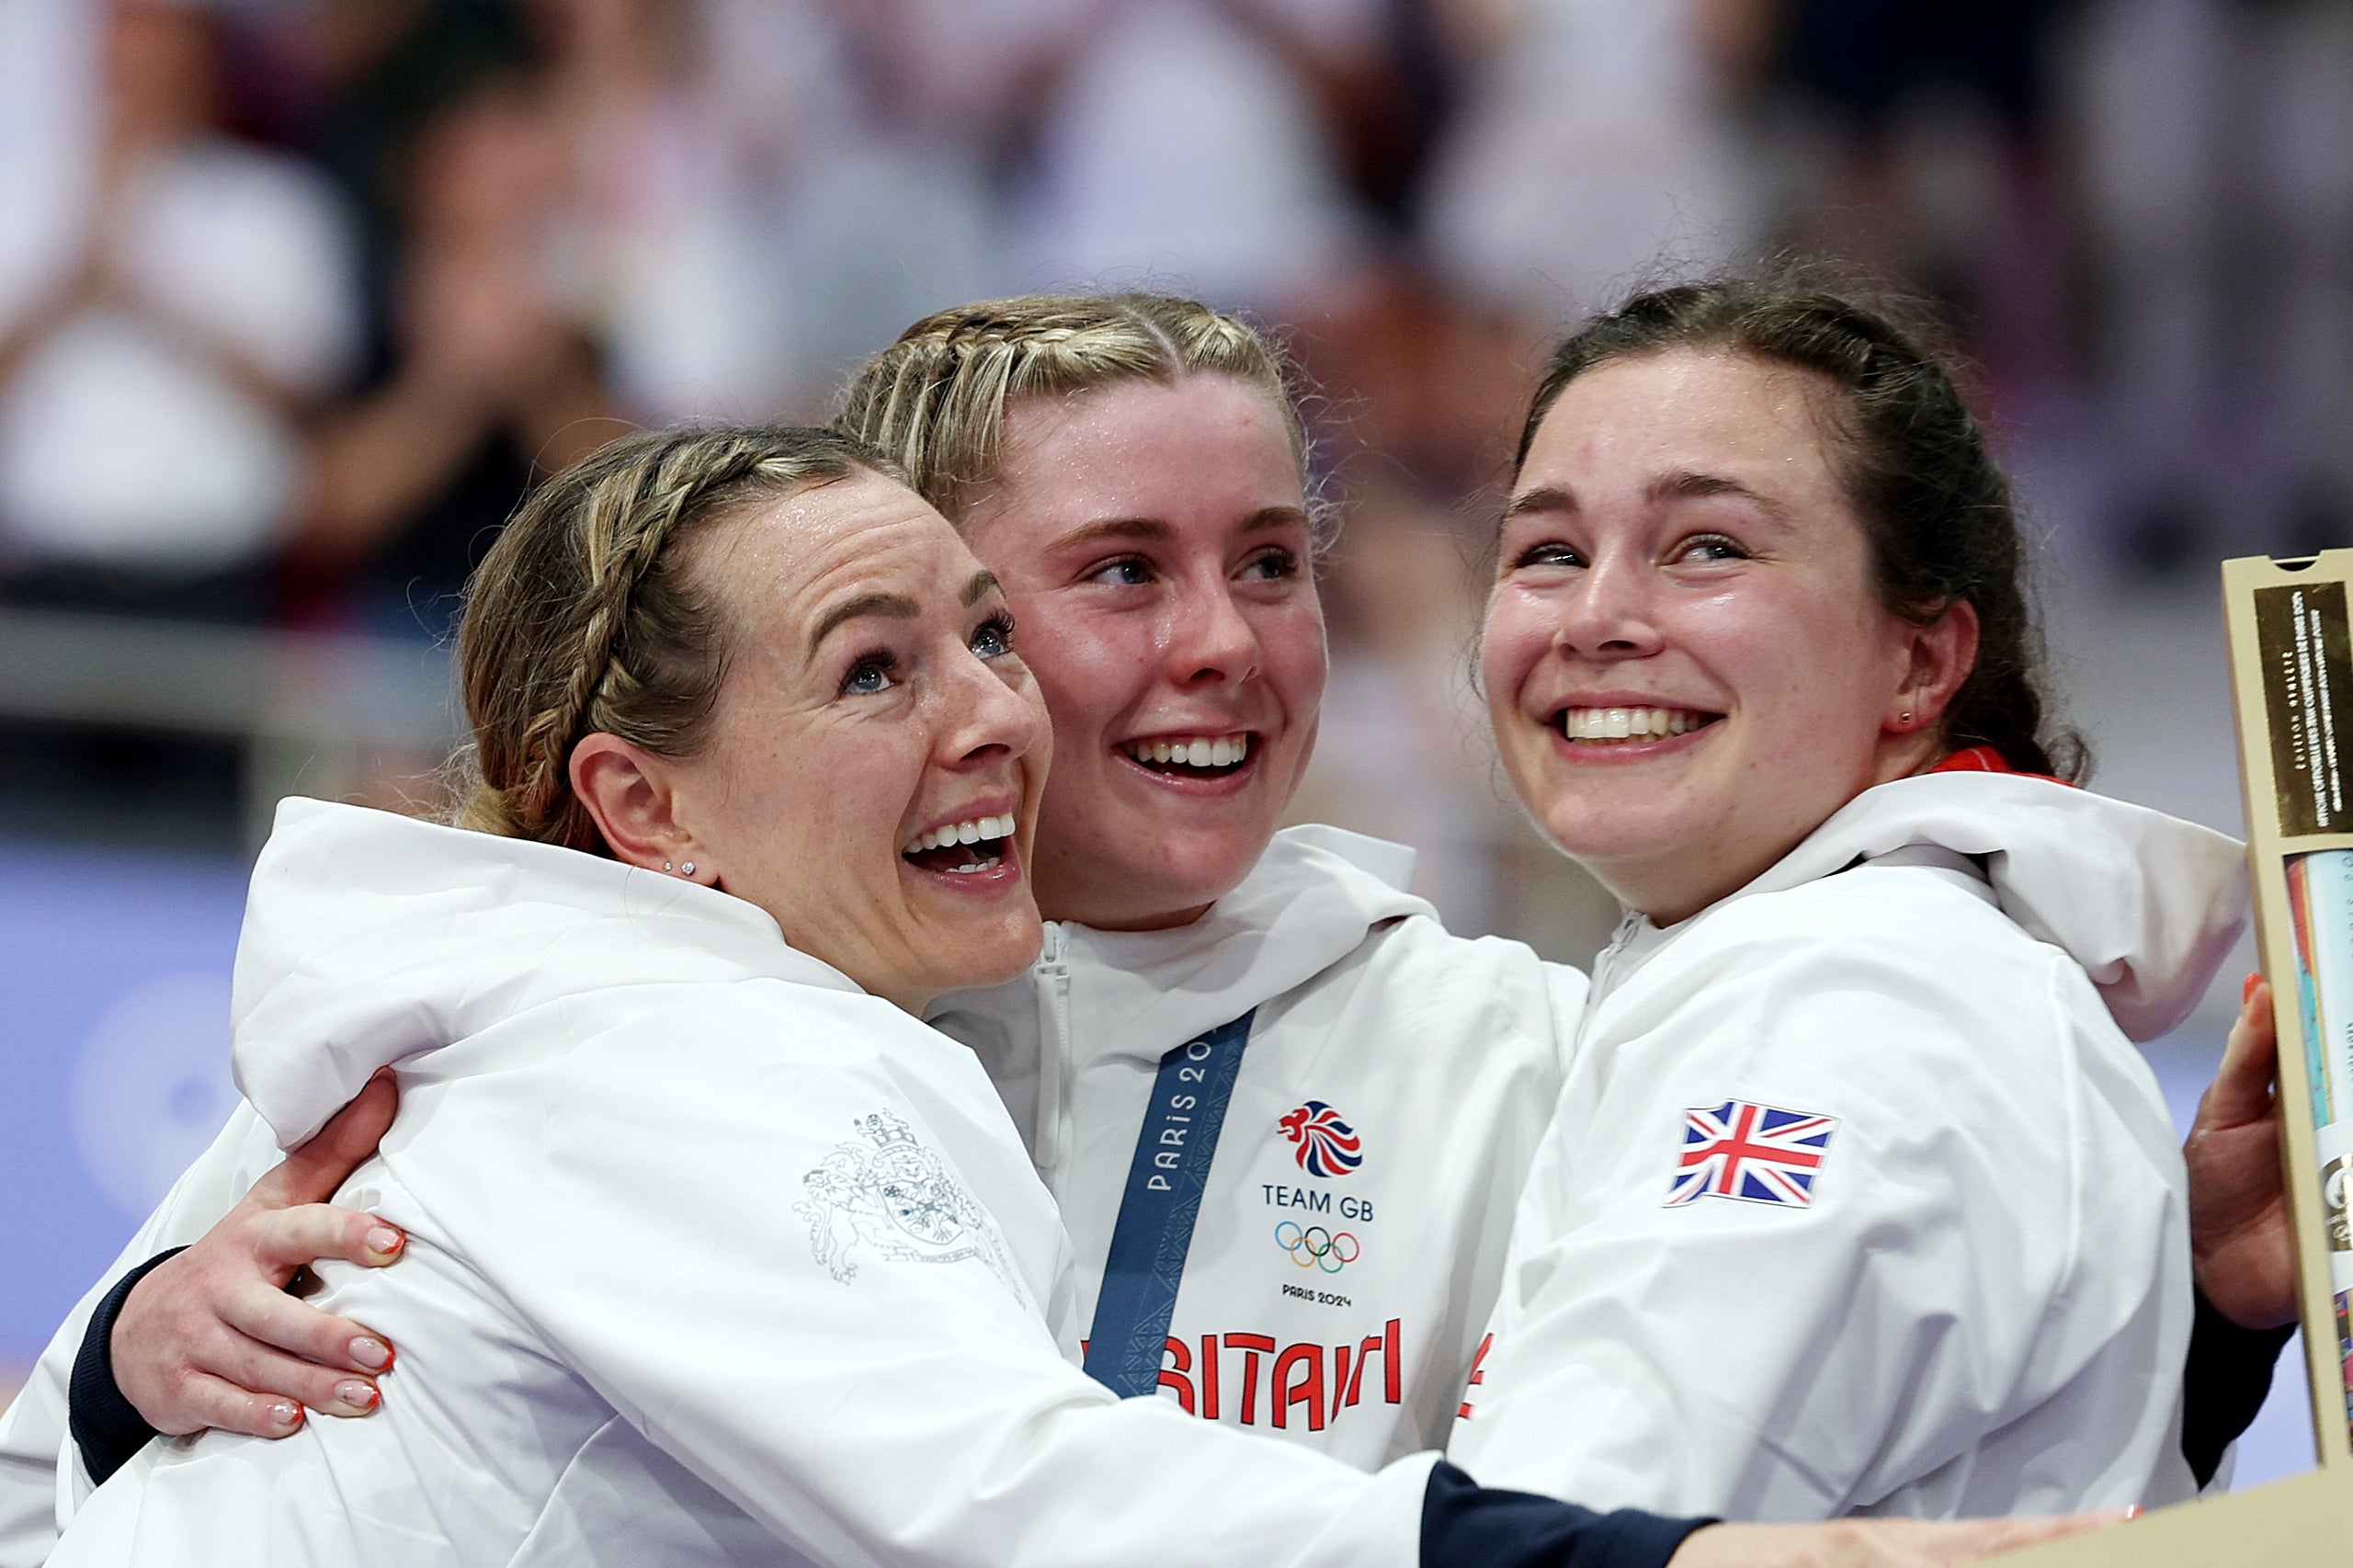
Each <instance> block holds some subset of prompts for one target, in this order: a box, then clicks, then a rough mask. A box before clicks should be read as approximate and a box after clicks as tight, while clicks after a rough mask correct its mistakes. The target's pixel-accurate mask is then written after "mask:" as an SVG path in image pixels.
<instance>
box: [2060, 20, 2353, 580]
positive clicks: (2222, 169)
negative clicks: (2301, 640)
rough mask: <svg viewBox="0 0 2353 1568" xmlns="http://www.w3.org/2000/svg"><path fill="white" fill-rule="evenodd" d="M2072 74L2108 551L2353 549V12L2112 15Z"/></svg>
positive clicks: (2164, 558)
mask: <svg viewBox="0 0 2353 1568" xmlns="http://www.w3.org/2000/svg"><path fill="white" fill-rule="evenodd" d="M2082 64H2083V69H2082V77H2081V86H2080V89H2079V91H2080V98H2081V104H2082V110H2081V112H2082V117H2083V135H2082V140H2083V143H2084V149H2085V160H2084V162H2085V172H2086V196H2087V203H2086V208H2087V216H2088V217H2089V219H2090V221H2091V222H2090V228H2091V232H2092V235H2093V237H2094V239H2095V241H2096V245H2097V248H2096V259H2097V277H2098V281H2099V283H2100V285H2101V294H2102V304H2103V309H2102V311H2101V312H2100V314H2101V321H2100V331H2099V334H2098V337H2099V343H2100V347H2101V360H2102V365H2101V376H2100V389H2101V392H2102V403H2103V405H2104V412H2105V420H2104V425H2105V426H2106V436H2107V444H2108V450H2109V453H2110V456H2111V461H2110V465H2109V466H2110V468H2111V470H2112V472H2113V478H2112V480H2111V481H2110V483H2109V487H2108V490H2109V493H2108V494H2107V496H2106V497H2105V501H2106V512H2107V517H2106V522H2107V534H2108V538H2109V542H2110V544H2111V546H2112V548H2113V549H2114V550H2115V551H2116V552H2117V553H2118V556H2119V558H2120V560H2121V561H2122V562H2125V563H2126V564H2127V565H2128V566H2130V567H2131V568H2134V569H2137V570H2139V571H2142V572H2144V573H2165V572H2170V571H2173V570H2175V569H2177V568H2181V567H2186V566H2188V565H2190V564H2192V563H2194V562H2203V561H2205V560H2207V559H2211V556H2212V555H2214V554H2215V553H2218V552H2221V553H2240V552H2245V551H2255V550H2289V551H2298V550H2303V551H2309V550H2313V549H2316V548H2320V547H2322V546H2325V545H2341V544H2345V543H2347V542H2353V153H2348V149H2353V9H2348V8H2347V6H2344V5H2342V4H2340V3H2337V0H2273V3H2268V4H2256V3H2253V0H2130V3H2127V0H2104V3H2102V4H2100V5H2097V6H2095V7H2094V9H2093V13H2092V17H2091V18H2090V25H2089V27H2088V28H2086V36H2085V39H2084V41H2083V50H2082Z"/></svg>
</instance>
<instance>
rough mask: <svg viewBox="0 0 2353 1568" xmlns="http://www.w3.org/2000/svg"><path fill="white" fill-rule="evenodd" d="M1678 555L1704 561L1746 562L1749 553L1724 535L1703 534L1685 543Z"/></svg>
mask: <svg viewBox="0 0 2353 1568" xmlns="http://www.w3.org/2000/svg"><path fill="white" fill-rule="evenodd" d="M1678 554H1679V555H1680V556H1682V557H1683V558H1685V559H1689V558H1690V557H1693V556H1697V557H1698V558H1699V559H1700V560H1702V561H1745V560H1747V559H1748V551H1745V550H1743V549H1742V548H1741V547H1740V546H1739V544H1737V543H1736V542H1734V541H1733V540H1728V539H1726V538H1725V537H1724V536H1723V535H1722V534H1701V535H1699V537H1698V538H1696V539H1688V540H1684V541H1683V548H1682V550H1681V551H1678Z"/></svg>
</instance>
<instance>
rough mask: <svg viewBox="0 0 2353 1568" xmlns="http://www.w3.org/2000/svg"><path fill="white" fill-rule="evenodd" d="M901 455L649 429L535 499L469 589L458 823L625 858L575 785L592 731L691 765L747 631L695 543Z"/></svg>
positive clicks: (845, 442)
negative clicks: (468, 738) (699, 564)
mask: <svg viewBox="0 0 2353 1568" xmlns="http://www.w3.org/2000/svg"><path fill="white" fill-rule="evenodd" d="M858 472H875V473H879V474H881V475H882V476H884V477H886V478H890V479H894V480H895V479H896V478H897V477H898V475H897V474H896V473H895V472H893V471H892V467H891V464H890V463H889V461H888V460H886V459H884V458H882V457H881V455H880V454H878V453H875V452H873V451H871V450H870V449H867V448H866V447H864V446H862V445H861V444H859V443H858V442H857V441H855V440H853V439H851V438H850V437H846V436H843V435H841V434H839V433H838V432H835V431H832V430H810V429H801V428H796V427H792V426H753V427H744V428H706V429H692V428H689V429H680V430H661V431H649V432H646V433H643V434H641V435H636V436H629V437H623V438H621V439H620V440H618V441H615V442H613V443H611V444H610V445H609V446H606V447H603V448H600V449H597V451H596V452H595V453H593V454H592V455H590V456H589V457H587V458H585V459H583V460H581V461H579V462H578V463H575V464H574V465H573V466H572V467H571V468H569V469H566V470H565V471H564V472H562V473H560V474H558V475H556V476H555V477H554V478H553V479H551V480H550V481H549V482H548V483H546V484H545V485H543V486H541V487H540V490H539V491H538V493H537V494H534V495H532V497H531V498H530V499H529V501H527V502H525V503H524V505H523V506H522V509H521V510H519V511H518V512H517V513H516V514H515V517H514V520H513V521H511V522H509V523H508V524H507V525H506V528H505V529H504V530H503V531H502V532H501V533H500V534H499V536H498V541H497V542H496V543H495V544H494V545H493V546H491V549H490V552H489V554H488V555H486V556H485V557H484V558H483V562H482V564H481V566H479V567H478V568H476V569H475V571H474V574H473V577H472V580H471V581H470V582H469V583H468V585H467V590H466V611H465V619H464V620H463V622H462V623H461V624H460V629H459V632H458V671H459V678H460V684H461V686H462V687H463V689H464V692H465V699H466V717H467V720H468V722H469V723H470V725H471V727H472V734H473V740H472V744H471V745H469V746H468V747H466V748H465V749H464V750H462V751H461V752H460V755H459V756H458V757H457V758H456V759H454V760H453V763H452V768H453V772H454V773H455V775H456V778H457V780H458V785H459V787H458V789H457V790H456V791H455V793H456V794H457V798H458V805H457V808H456V810H455V811H454V812H452V813H451V815H450V821H451V822H452V823H454V824H456V825H457V826H460V827H466V828H472V829H474V830H476V831H478V832H482V833H490V834H496V835H501V836H503V837H508V838H531V839H538V840H540V841H541V842H543V843H548V844H560V845H563V846H566V847H568V848H573V849H584V850H587V851H589V852H590V853H592V854H609V853H610V851H609V850H608V848H607V847H606V845H605V842H604V839H603V836H602V835H600V834H598V832H597V825H596V823H595V822H594V820H593V819H591V817H590V816H589V814H588V812H587V810H586V809H585V807H584V806H583V805H582V804H581V802H580V801H579V798H578V797H577V796H575V795H574V793H573V791H572V783H571V777H570V765H571V759H572V749H573V747H574V746H575V745H577V744H579V742H580V740H581V737H583V736H584V735H586V734H588V733H591V732H593V731H603V732H605V733H609V734H614V735H619V736H620V737H621V738H622V739H623V740H626V741H629V742H631V744H636V745H640V746H642V747H644V748H645V749H646V750H648V751H650V752H654V753H656V754H657V755H660V756H690V755H692V753H693V751H694V750H695V748H696V746H697V745H698V744H700V742H701V740H702V738H703V731H704V727H705V721H706V720H707V719H708V718H709V717H710V710H711V705H712V703H713V701H714V700H715V699H717V697H718V694H719V687H720V683H721V681H722V678H723V677H724V676H725V674H726V666H727V660H728V654H729V652H730V648H731V644H732V641H733V628H732V627H730V626H729V625H728V624H727V621H726V616H725V614H724V606H723V604H722V601H721V599H720V597H719V596H717V595H715V594H713V593H711V592H710V590H709V587H708V585H705V584H704V583H702V582H701V581H699V578H698V574H696V573H694V572H693V571H692V570H691V568H692V565H693V562H692V560H691V559H690V557H691V554H692V552H691V551H689V550H688V548H687V547H688V544H689V542H690V541H691V540H694V539H696V538H698V537H700V536H702V535H705V534H708V533H709V532H710V530H711V528H712V527H713V526H714V525H715V524H717V523H719V522H722V521H723V520H725V519H727V518H730V517H739V516H741V515H742V514H743V513H744V512H745V511H746V510H748V509H750V508H751V507H753V506H756V505H758V504H760V503H762V502H767V501H774V500H781V499H783V498H784V497H786V496H788V495H790V494H795V493H796V492H799V491H801V490H804V489H807V488H809V487H811V486H813V485H818V484H824V483H829V482H831V481H833V480H837V479H844V478H847V477H849V476H850V475H852V474H855V473H858Z"/></svg>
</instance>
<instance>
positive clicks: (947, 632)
mask: <svg viewBox="0 0 2353 1568" xmlns="http://www.w3.org/2000/svg"><path fill="white" fill-rule="evenodd" d="M694 571H695V573H696V574H697V575H698V576H699V579H700V580H701V581H703V582H705V583H708V584H711V585H716V587H717V593H718V597H720V599H721V600H722V605H723V607H724V614H725V617H726V619H727V621H728V623H729V624H730V626H731V628H732V631H733V657H732V660H731V663H730V665H729V667H728V670H727V674H726V677H725V680H724V681H723V683H722V686H721V687H720V691H719V699H718V703H717V706H716V708H715V709H714V710H713V712H712V714H711V717H710V726H709V730H708V733H707V740H706V743H705V744H703V745H702V746H701V747H699V749H698V751H697V752H696V754H695V755H694V756H690V757H686V758H654V759H652V765H653V766H654V768H655V770H656V772H657V774H658V775H659V777H660V778H662V779H663V780H665V787H666V789H667V791H668V808H667V810H668V815H669V817H670V819H671V820H672V821H673V822H674V824H675V830H676V831H675V835H674V836H673V837H671V838H669V839H666V840H663V841H662V842H661V843H660V845H659V846H658V847H654V848H651V849H649V850H648V851H646V853H650V854H652V855H653V856H654V857H655V858H654V863H655V864H659V863H660V862H661V861H662V860H676V861H681V862H683V861H686V860H693V861H697V862H699V866H698V871H699V878H698V880H705V881H715V882H716V885H717V886H719V887H720V888H721V889H722V891H724V892H730V893H733V894H734V895H735V896H737V897H739V898H744V899H747V900H749V901H750V902H752V903H756V904H758V905H759V906H760V907H761V908H763V909H765V910H767V912H768V913H769V914H770V915H774V916H776V919H777V923H778V924H779V926H782V927H783V928H784V933H785V936H786V937H787V938H788V939H789V940H790V942H791V943H792V944H793V946H794V947H796V948H798V949H801V950H802V951H803V952H807V953H809V954H812V955H813V956H814V957H816V958H820V959H823V960H825V961H826V962H827V963H830V964H832V965H833V966H834V967H835V968H836V969H839V970H840V971H843V972H844V973H846V974H847V975H848V976H849V977H850V978H851V979H853V980H855V981H857V982H858V984H860V985H861V986H863V987H864V988H865V989H867V990H868V991H870V992H873V993H875V994H878V995H881V996H886V997H888V998H890V999H891V1000H892V1001H894V1002H897V1003H898V1004H900V1005H901V1006H904V1007H907V1008H908V1009H909V1010H910V1011H920V1010H921V1008H922V1006H924V1004H925V1003H926V1001H928V999H929V998H930V997H931V996H933V995H935V994H938V992H940V991H943V990H948V989H950V988H953V987H956V986H963V985H975V984H985V983H994V982H995V981H998V980H1002V979H1004V978H1006V976H1008V975H1010V974H1013V973H1015V972H1017V971H1019V970H1020V969H1021V967H1022V966H1023V965H1025V964H1027V963H1029V961H1030V960H1031V959H1033V958H1035V957H1036V956H1037V951H1038V941H1039V926H1038V912H1037V906H1036V904H1035V903H1034V901H1033V899H1032V896H1031V891H1030V887H1029V877H1028V875H1027V869H1028V867H1029V863H1030V855H1031V852H1032V841H1033V838H1034V832H1035V826H1036V818H1037V809H1038V802H1039V798H1040V786H1041V784H1042V783H1043V780H1044V778H1045V772H1046V763H1047V756H1048V753H1049V749H1050V747H1049V741H1048V732H1047V728H1046V718H1045V709H1044V704H1043V703H1042V702H1041V701H1040V699H1039V695H1038V689H1037V685H1036V683H1035V682H1034V681H1033V680H1032V679H1031V678H1030V676H1029V671H1028V670H1027V669H1026V668H1025V667H1024V666H1023V665H1022V662H1021V660H1020V659H1019V658H1018V657H1017V655H1015V654H1014V653H1013V652H1012V648H1011V641H1010V633H1011V623H1010V620H1009V619H1008V616H1007V613H1006V606H1005V602H1004V597H1003V595H1002V594H1001V593H1000V592H999V591H998V589H997V587H996V585H995V580H994V579H993V578H992V577H990V575H989V574H987V573H986V572H984V571H983V570H982V568H981V565H980V562H977V561H975V560H974V559H973V558H972V552H971V551H968V550H966V549H965V548H964V546H963V544H962V542H961V540H958V539H957V537H956V534H955V532H954V530H953V529H951V528H949V526H948V524H947V522H946V521H945V520H943V519H942V518H941V517H940V516H939V514H938V513H937V512H935V511H933V510H932V509H931V508H930V507H929V506H926V505H925V504H924V503H923V502H922V501H921V500H919V499H917V498H916V497H915V494H913V493H912V492H910V491H908V490H906V489H904V487H902V486H900V485H898V484H894V483H891V482H889V481H887V480H884V479H881V478H878V477H876V476H874V475H871V474H858V475H857V476H855V477H853V478H849V479H845V480H839V481H835V482H834V483H826V484H820V485H815V486H813V487H811V488H808V489H805V490H802V491H801V492H799V493H798V494H793V495H791V496H790V497H789V498H787V499H785V500H784V501H782V502H779V503H777V504H775V505H772V506H768V507H767V508H765V509H763V510H761V511H759V512H757V513H756V514H754V515H753V516H751V517H747V518H745V519H744V520H743V521H741V522H739V523H736V524H733V525H732V526H729V527H726V528H722V529H721V530H720V531H719V532H717V533H716V534H714V535H713V536H712V537H711V538H710V540H707V541H706V542H705V544H704V552H703V554H702V555H701V556H700V558H699V559H698V560H697V561H695V562H694ZM615 744H618V743H615ZM574 768H575V776H576V775H577V772H578V768H579V764H578V763H576V762H575V764H574ZM949 830H956V831H953V832H950V831H949ZM611 836H613V834H612V833H611V831H610V830H609V829H608V838H609V837H611ZM651 842H652V841H649V844H650V843H651ZM615 847H616V849H617V851H619V850H620V847H621V846H619V845H616V846H615ZM625 858H638V859H640V860H641V863H642V860H643V858H644V855H643V854H638V855H628V856H625Z"/></svg>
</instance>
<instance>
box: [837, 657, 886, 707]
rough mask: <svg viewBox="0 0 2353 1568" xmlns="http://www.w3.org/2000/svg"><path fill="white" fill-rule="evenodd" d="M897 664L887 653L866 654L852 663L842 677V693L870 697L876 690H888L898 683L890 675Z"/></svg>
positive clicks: (850, 695) (849, 695)
mask: <svg viewBox="0 0 2353 1568" xmlns="http://www.w3.org/2000/svg"><path fill="white" fill-rule="evenodd" d="M897 664H898V661H897V660H896V659H893V658H892V656H891V655H890V654H888V653H869V654H867V655H866V656H865V657H864V658H862V659H860V660H858V663H856V664H854V665H851V666H850V667H849V674H847V675H846V676H843V677H842V695H843V696H844V697H872V696H874V695H875V694H876V693H877V692H883V691H888V690H890V689H891V687H893V686H896V685H897V684H898V682H897V681H895V680H893V679H892V676H891V671H892V668H893V667H895V666H896V665H897Z"/></svg>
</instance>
